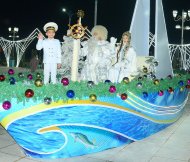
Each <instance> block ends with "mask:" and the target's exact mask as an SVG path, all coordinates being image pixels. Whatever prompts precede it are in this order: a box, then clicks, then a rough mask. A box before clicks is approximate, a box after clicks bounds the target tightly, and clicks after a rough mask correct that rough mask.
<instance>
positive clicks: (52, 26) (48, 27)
mask: <svg viewBox="0 0 190 162" xmlns="http://www.w3.org/2000/svg"><path fill="white" fill-rule="evenodd" d="M48 30H55V31H57V30H58V25H57V24H56V23H54V22H48V23H47V24H45V25H44V31H45V32H47V31H48Z"/></svg>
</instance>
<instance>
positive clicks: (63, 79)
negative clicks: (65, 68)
mask: <svg viewBox="0 0 190 162" xmlns="http://www.w3.org/2000/svg"><path fill="white" fill-rule="evenodd" d="M61 83H62V84H63V85H64V86H67V85H69V79H68V78H62V79H61Z"/></svg>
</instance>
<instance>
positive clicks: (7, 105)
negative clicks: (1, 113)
mask: <svg viewBox="0 0 190 162" xmlns="http://www.w3.org/2000/svg"><path fill="white" fill-rule="evenodd" d="M2 107H3V108H4V109H5V110H9V109H10V108H11V103H10V102H9V101H4V102H3V104H2Z"/></svg>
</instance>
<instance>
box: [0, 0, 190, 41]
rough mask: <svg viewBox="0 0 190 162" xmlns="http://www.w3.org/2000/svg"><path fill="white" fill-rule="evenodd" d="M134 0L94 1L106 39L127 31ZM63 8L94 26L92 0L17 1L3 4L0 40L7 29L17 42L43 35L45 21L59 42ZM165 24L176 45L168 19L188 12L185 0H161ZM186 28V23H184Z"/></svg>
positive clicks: (177, 35)
mask: <svg viewBox="0 0 190 162" xmlns="http://www.w3.org/2000/svg"><path fill="white" fill-rule="evenodd" d="M135 2H136V0H98V19H97V24H100V25H104V26H105V27H107V29H108V32H109V37H111V36H114V37H116V38H118V39H120V37H121V34H122V33H123V32H124V31H126V30H129V27H130V24H131V19H132V14H133V11H134V7H135ZM154 3H155V0H151V12H152V13H151V15H152V16H151V32H152V33H154V10H155V7H154V5H155V4H154ZM63 7H65V8H67V9H69V10H71V11H72V12H77V11H78V10H79V9H82V10H84V12H85V17H84V18H83V19H82V24H83V25H84V26H88V28H89V29H90V30H91V28H92V27H93V25H94V0H25V1H21V0H17V1H8V0H6V1H4V2H3V5H1V9H0V36H2V37H4V38H7V39H9V38H8V35H9V33H8V27H13V26H16V27H19V29H20V31H19V36H20V38H25V37H26V36H28V35H29V34H30V33H31V32H32V31H33V30H34V29H35V28H39V29H40V30H41V31H43V26H44V24H45V23H47V22H49V21H54V22H56V23H57V24H58V26H59V30H58V32H57V35H56V38H58V39H60V41H63V40H62V36H63V35H65V34H66V30H67V29H68V26H67V24H68V21H69V19H68V15H67V14H65V13H63V12H62V8H63ZM163 7H164V12H165V20H166V24H167V30H168V37H169V43H177V44H180V39H181V30H177V29H175V25H176V24H180V23H181V21H179V22H175V21H174V20H173V17H172V10H174V9H176V10H178V11H179V13H180V14H181V11H182V9H184V10H186V11H187V10H188V7H189V9H190V5H189V0H163ZM76 19H77V17H76V15H73V17H72V24H75V23H76ZM185 25H189V26H190V22H185ZM36 41H37V40H36ZM184 42H185V43H189V42H190V31H184Z"/></svg>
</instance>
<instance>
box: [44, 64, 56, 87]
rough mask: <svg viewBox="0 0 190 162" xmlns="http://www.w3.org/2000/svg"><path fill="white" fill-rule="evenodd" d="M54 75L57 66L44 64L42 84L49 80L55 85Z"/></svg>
mask: <svg viewBox="0 0 190 162" xmlns="http://www.w3.org/2000/svg"><path fill="white" fill-rule="evenodd" d="M56 75H57V64H56V63H44V84H48V83H49V79H50V80H51V82H52V83H53V84H56ZM50 77H51V78H50Z"/></svg>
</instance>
